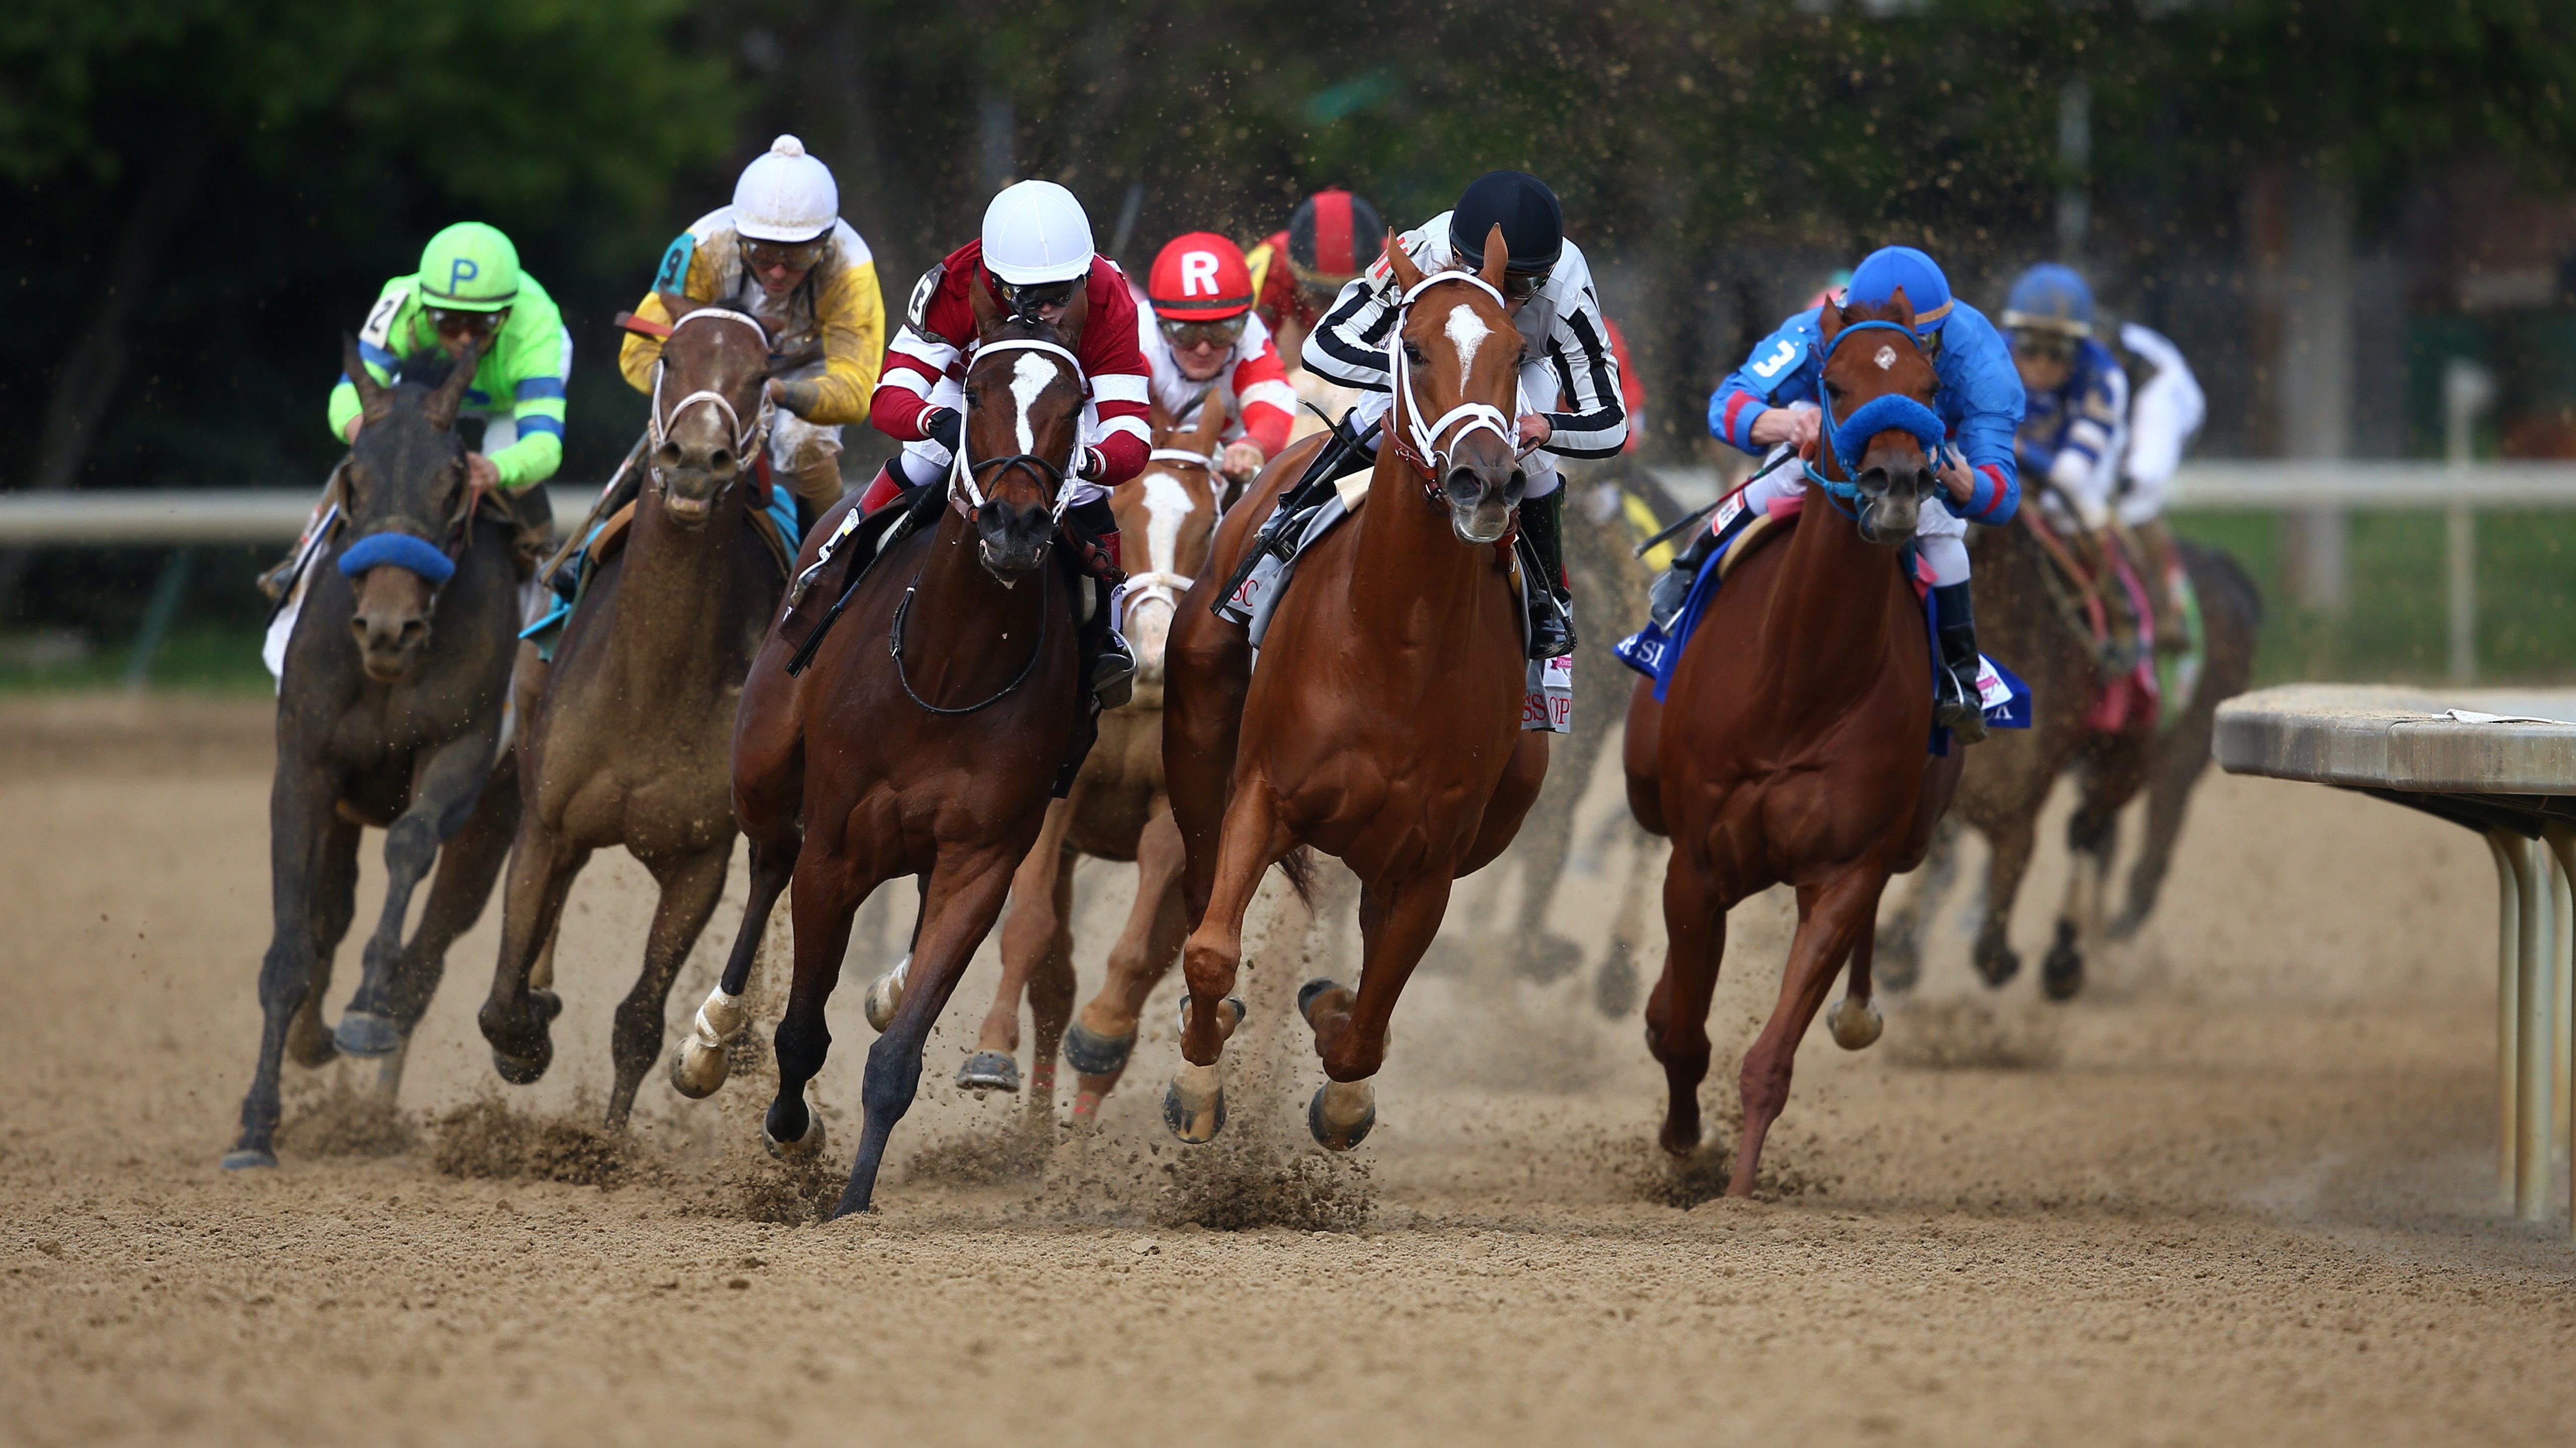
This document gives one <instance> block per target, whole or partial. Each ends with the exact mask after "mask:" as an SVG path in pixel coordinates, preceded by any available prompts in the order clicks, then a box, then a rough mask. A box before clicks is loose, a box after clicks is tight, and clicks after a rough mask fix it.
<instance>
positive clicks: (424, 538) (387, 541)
mask: <svg viewBox="0 0 2576 1448" xmlns="http://www.w3.org/2000/svg"><path fill="white" fill-rule="evenodd" d="M456 451H457V455H458V456H459V457H462V456H463V455H464V452H465V443H464V440H463V439H462V438H458V439H456ZM343 496H344V497H345V496H346V495H345V494H343ZM474 505H475V497H474V490H473V489H472V488H470V487H469V488H467V489H466V490H465V501H464V503H463V504H462V505H461V506H460V507H459V508H458V509H457V512H456V516H455V517H453V518H451V519H449V520H448V523H447V541H446V543H444V544H438V543H433V542H431V541H429V539H430V532H429V525H427V524H425V523H422V522H420V521H419V520H418V519H415V518H411V517H407V516H399V515H398V516H396V517H394V518H391V519H388V520H386V521H384V522H382V523H379V524H378V525H377V526H375V527H373V528H370V529H368V530H367V531H366V532H365V533H362V534H360V535H359V537H358V540H357V541H356V542H354V543H351V544H350V545H349V546H348V547H346V548H344V549H342V550H340V559H339V566H340V572H341V573H342V574H344V575H346V576H347V577H350V578H358V577H361V576H363V575H364V574H365V573H367V571H368V570H370V569H375V568H382V567H385V566H387V565H391V566H393V567H396V568H401V569H406V570H408V571H410V572H412V573H417V574H419V575H420V577H421V580H422V581H423V582H425V583H427V584H428V585H429V587H430V590H431V592H432V594H433V595H435V593H436V592H437V590H438V589H439V588H441V587H443V586H445V584H446V583H447V580H449V579H451V578H453V577H455V576H456V560H457V559H458V558H461V557H463V556H464V554H465V545H466V543H467V542H469V541H470V540H471V539H472V538H473V536H474ZM332 506H333V508H334V509H335V510H336V509H338V508H340V507H341V506H343V505H342V504H338V503H335V504H333V505H332ZM350 521H351V522H353V523H354V522H355V521H357V520H356V519H354V518H353V519H351V520H350ZM324 526H325V527H328V526H329V522H328V520H327V519H326V520H325V523H324Z"/></svg>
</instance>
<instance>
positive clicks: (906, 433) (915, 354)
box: [868, 323, 963, 442]
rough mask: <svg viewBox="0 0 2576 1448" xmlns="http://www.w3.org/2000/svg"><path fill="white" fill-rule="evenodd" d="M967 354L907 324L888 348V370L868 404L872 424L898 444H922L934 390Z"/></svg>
mask: <svg viewBox="0 0 2576 1448" xmlns="http://www.w3.org/2000/svg"><path fill="white" fill-rule="evenodd" d="M962 355H963V354H962V353H960V352H959V351H958V350H957V348H956V347H954V346H952V345H950V343H949V342H948V340H947V339H946V338H943V337H939V336H936V335H932V334H928V333H924V332H920V331H916V330H915V329H914V328H913V327H912V326H911V324H909V323H906V324H905V325H904V326H902V327H901V328H898V329H897V330H896V332H895V334H894V341H892V342H891V343H889V344H887V346H886V352H885V370H884V371H882V372H880V373H878V374H877V390H876V394H875V396H873V397H872V398H870V399H869V402H868V421H869V422H870V423H871V424H873V425H874V426H875V427H876V430H877V431H879V432H881V433H884V434H885V435H886V436H888V437H890V438H893V439H894V440H895V441H897V442H919V441H921V438H922V431H921V414H922V413H923V411H924V410H926V409H927V408H928V407H929V406H930V389H931V388H932V387H933V386H934V385H936V384H937V383H938V381H939V379H940V378H942V377H944V376H946V375H947V374H948V369H949V368H951V367H953V366H955V365H957V360H958V358H959V357H960V356H962Z"/></svg>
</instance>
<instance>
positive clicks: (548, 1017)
mask: <svg viewBox="0 0 2576 1448" xmlns="http://www.w3.org/2000/svg"><path fill="white" fill-rule="evenodd" d="M589 861H590V851H588V850H585V849H580V848H577V847H575V846H574V845H572V844H571V843H569V842H568V841H566V840H565V839H564V838H563V837H562V836H561V835H558V834H557V833H555V830H554V827H553V826H552V825H550V824H548V823H547V822H546V819H545V817H544V816H543V814H542V813H540V812H539V811H537V810H532V809H522V810H521V811H520V815H519V831H518V839H517V841H516V842H515V843H514V844H513V845H512V846H511V848H510V867H509V879H508V881H507V882H506V883H505V884H504V885H503V886H502V890H501V952H500V955H499V957H498V958H497V959H495V960H494V962H493V965H492V991H491V994H489V995H487V996H485V997H484V998H483V1006H482V1009H481V1010H479V1011H477V1012H475V1024H476V1025H478V1026H479V1027H481V1029H482V1031H483V1039H484V1041H485V1042H486V1043H488V1044H489V1045H490V1046H491V1048H492V1069H493V1070H494V1071H495V1072H497V1073H498V1074H499V1075H500V1077H501V1079H502V1080H504V1081H507V1082H509V1083H510V1084H511V1085H513V1086H525V1085H528V1084H529V1083H531V1082H533V1081H535V1080H536V1079H537V1078H538V1077H540V1076H543V1075H544V1074H545V1073H546V1067H548V1066H549V1065H552V1064H553V1063H554V1056H555V1045H554V1037H553V1034H552V1032H551V1031H550V1029H549V1027H550V1026H551V1025H552V1024H553V1022H554V1018H555V1017H556V1016H558V1015H561V1014H562V1013H563V1000H562V998H561V997H559V996H557V995H556V994H555V993H554V992H553V991H552V990H550V989H544V988H540V987H538V986H536V985H535V984H534V983H533V982H532V980H531V976H532V974H533V972H534V970H535V968H536V964H537V958H538V957H539V956H540V955H542V954H544V953H545V952H546V951H547V950H548V948H549V947H550V946H551V945H552V943H553V940H554V936H555V931H556V929H557V928H558V927H559V926H560V925H561V924H562V921H563V909H564V901H565V900H566V899H568V898H570V896H571V895H572V882H573V881H574V879H576V878H577V877H579V875H580V874H581V869H582V866H584V865H585V864H588V863H589Z"/></svg>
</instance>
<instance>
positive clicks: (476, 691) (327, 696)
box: [224, 339, 519, 1167]
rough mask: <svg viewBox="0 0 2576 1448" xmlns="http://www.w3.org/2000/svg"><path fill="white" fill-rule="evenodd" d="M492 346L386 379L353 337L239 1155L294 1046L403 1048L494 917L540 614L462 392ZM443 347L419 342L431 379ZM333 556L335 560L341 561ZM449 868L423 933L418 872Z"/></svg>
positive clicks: (281, 746) (270, 1151) (284, 782)
mask: <svg viewBox="0 0 2576 1448" xmlns="http://www.w3.org/2000/svg"><path fill="white" fill-rule="evenodd" d="M478 350H479V349H478V348H477V347H475V346H474V345H472V344H468V346H467V347H466V350H465V354H464V356H463V358H462V359H461V360H459V361H457V362H456V363H454V365H453V366H452V367H450V368H449V370H448V372H447V374H446V377H445V379H444V380H443V381H440V382H438V383H437V384H436V385H435V386H432V385H428V384H427V383H425V382H423V381H420V380H407V381H404V382H400V383H397V384H395V385H393V386H390V387H388V386H384V385H381V384H379V383H378V382H377V381H376V379H375V376H374V374H372V373H370V372H369V371H368V370H367V368H366V365H365V363H364V362H363V361H362V360H361V359H360V358H359V356H358V344H357V342H356V341H355V340H354V339H348V340H345V341H344V345H343V347H342V352H341V365H342V367H343V369H344V370H345V371H346V372H347V374H348V377H349V380H350V381H351V382H352V383H353V384H355V385H356V387H357V389H358V397H359V401H360V403H361V404H362V406H363V412H362V414H361V415H362V417H363V418H364V422H363V423H362V425H361V426H360V428H359V431H358V436H357V438H356V440H355V442H354V443H352V445H351V447H350V453H349V461H348V463H347V464H346V466H345V467H344V469H343V470H342V472H341V474H340V483H339V492H340V517H339V519H338V520H336V521H335V522H333V523H332V524H331V525H330V527H331V530H332V531H331V533H330V534H329V536H328V537H327V539H326V541H325V543H324V545H323V546H322V547H321V548H320V550H319V551H318V552H317V554H316V555H315V556H314V557H312V558H310V559H308V560H307V561H306V564H305V566H306V567H307V568H308V569H310V570H311V572H310V574H309V576H308V579H307V581H306V583H305V585H304V587H305V590H306V592H305V597H304V601H303V604H302V608H301V612H300V613H299V614H298V615H297V618H296V622H295V626H294V631H293V634H292V635H291V637H290V639H289V641H288V643H287V647H286V667H285V670H284V672H283V673H282V674H281V675H280V678H279V683H278V698H277V776H276V780H275V782H274V783H273V784H272V785H271V786H270V788H269V800H268V820H269V879H270V901H271V905H272V908H273V911H274V917H275V933H274V934H273V935H272V936H271V937H270V940H269V946H268V955H267V958H266V959H265V960H264V961H263V962H262V963H261V965H260V972H259V1003H260V1011H261V1014H262V1017H263V1023H262V1026H261V1029H260V1039H259V1064H258V1067H257V1069H256V1070H255V1071H254V1073H253V1075H252V1077H251V1086H250V1091H249V1094H248V1095H246V1096H245V1097H243V1099H242V1111H241V1122H242V1129H241V1136H240V1137H239V1138H238V1139H237V1140H236V1141H235V1142H234V1143H233V1149H232V1150H231V1152H229V1153H228V1154H226V1155H225V1157H224V1165H225V1166H227V1167H253V1166H275V1165H277V1155H276V1152H275V1149H274V1143H275V1136H276V1131H277V1118H278V1073H279V1069H280V1060H281V1057H282V1056H284V1055H288V1054H291V1055H293V1056H294V1057H295V1059H296V1061H297V1062H298V1063H299V1064H302V1065H305V1066H319V1065H321V1064H323V1063H324V1062H326V1061H328V1060H330V1059H331V1057H332V1055H333V1054H334V1051H335V1049H337V1050H348V1051H350V1052H351V1053H352V1054H360V1055H370V1056H390V1057H391V1058H392V1060H391V1061H390V1062H388V1065H387V1069H386V1070H385V1071H384V1072H383V1073H382V1074H381V1075H380V1076H379V1078H378V1079H379V1082H380V1087H381V1089H383V1090H385V1091H386V1092H388V1093H390V1091H391V1090H392V1088H393V1087H394V1086H395V1085H396V1084H398V1082H399V1080H400V1076H401V1061H402V1056H403V1053H404V1047H405V1045H406V1043H407V1042H408V1041H409V1040H410V1037H411V1031H412V1028H413V1027H414V1026H416V1025H417V1024H419V1022H420V1018H421V1014H422V1013H423V1012H424V1011H426V1010H427V1009H428V1008H429V998H430V996H431V994H432V993H433V992H434V991H436V989H437V988H438V977H439V974H440V972H441V971H442V970H443V969H444V968H445V964H446V956H447V947H448V946H449V945H450V944H451V943H452V942H454V940H455V939H456V937H457V936H459V935H462V934H464V933H465V932H466V931H467V930H469V929H471V928H472V927H473V925H474V919H475V917H476V916H478V915H480V914H481V913H482V912H483V901H484V899H485V898H486V897H487V896H489V895H490V894H491V893H492V881H493V878H494V877H495V876H497V875H498V874H499V873H500V870H501V861H502V859H503V857H504V855H505V854H506V852H507V850H508V847H509V840H510V833H511V831H512V830H513V829H515V828H516V827H517V823H518V809H519V792H518V787H517V782H516V780H515V778H514V777H513V772H512V770H511V769H510V767H509V764H508V761H507V760H506V759H505V760H502V761H500V767H499V768H498V769H497V770H496V768H495V756H496V755H497V754H499V753H500V748H501V742H502V729H503V724H502V719H503V703H504V701H505V699H506V698H507V690H508V687H509V680H510V661H511V654H512V650H513V647H514V637H515V635H516V633H517V631H518V619H519V612H518V607H519V606H518V582H519V576H518V564H517V561H516V549H515V547H514V544H513V536H514V534H515V533H516V531H517V528H516V525H515V523H513V522H512V521H511V520H510V518H509V517H508V516H507V510H506V508H486V509H478V508H477V507H476V506H475V501H474V498H473V496H472V494H471V492H470V491H469V490H468V488H467V486H466V467H465V441H464V439H463V438H461V437H459V436H458V435H457V432H456V412H457V406H458V404H459V402H460V401H461V400H462V399H463V397H464V394H465V389H466V386H467V385H468V384H469V383H470V382H471V381H472V380H473V376H474V364H475V360H476V354H477V352H478ZM438 365H439V364H438V363H437V362H435V361H416V362H414V363H412V364H411V366H410V369H409V370H410V371H411V372H412V373H413V374H414V377H415V379H417V378H418V377H420V376H421V375H422V374H424V373H429V372H434V371H435V369H436V367H437V366H438ZM326 565H327V566H326ZM365 825H374V826H377V827H378V828H381V829H383V830H384V831H385V872H386V874H387V876H388V877H389V878H388V879H387V882H386V886H385V906H384V913H383V915H382V916H381V917H380V918H379V919H378V921H377V924H376V931H375V934H374V935H373V936H372V937H371V938H369V940H368V941H367V949H366V958H365V959H366V978H365V980H364V982H363V983H362V984H361V985H360V986H359V989H358V992H357V994H356V995H355V996H354V997H352V998H351V1000H350V1002H349V1005H348V1009H347V1011H346V1013H345V1014H344V1015H343V1016H342V1018H341V1021H340V1029H339V1033H338V1034H339V1042H338V1044H337V1045H336V1047H335V1043H334V1041H333V1038H332V1036H331V1035H329V1034H327V1033H325V1032H324V1031H323V1029H322V1027H321V1024H320V1020H321V1016H320V1012H321V1005H322V996H323V993H324V992H325V991H326V990H328V989H329V987H330V982H331V957H332V955H333V953H334V952H335V951H337V950H338V949H339V946H340V939H341V937H342V936H344V935H346V934H347V933H348V930H349V924H350V921H351V920H352V919H353V918H354V917H355V915H356V911H357V890H358V835H359V831H360V829H361V827H362V826H365ZM433 861H435V862H436V863H437V866H438V877H437V879H436V880H435V881H434V882H433V883H432V884H431V886H430V892H429V903H428V905H427V906H426V907H424V909H423V911H422V915H421V922H420V926H419V928H418V929H417V930H416V931H415V932H414V933H413V935H412V939H411V943H410V944H409V945H408V946H406V945H405V944H404V943H403V938H402V929H403V920H404V917H405V915H406V914H407V912H408V911H409V910H410V907H411V897H412V892H413V891H414V890H415V889H417V888H418V887H419V885H420V882H421V878H422V877H423V876H424V875H426V874H428V873H429V869H430V865H431V863H432V862H433Z"/></svg>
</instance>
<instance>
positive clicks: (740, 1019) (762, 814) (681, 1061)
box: [550, 776, 805, 1101]
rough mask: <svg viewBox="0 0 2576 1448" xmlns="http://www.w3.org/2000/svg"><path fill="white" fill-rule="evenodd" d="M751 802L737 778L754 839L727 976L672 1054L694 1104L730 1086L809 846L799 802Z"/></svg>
mask: <svg viewBox="0 0 2576 1448" xmlns="http://www.w3.org/2000/svg"><path fill="white" fill-rule="evenodd" d="M755 798H757V797H755ZM745 800H746V796H745V794H744V791H743V787H742V782H741V780H740V778H739V777H738V776H737V778H736V781H735V784H734V812H735V818H736V820H737V821H738V822H739V823H741V825H742V827H743V833H744V834H745V835H746V836H748V837H749V839H750V841H751V852H750V853H751V882H750V891H749V893H748V895H747V897H746V898H745V899H744V901H743V907H742V923H741V924H740V925H738V926H736V927H735V928H734V936H733V952H732V953H731V954H729V955H727V956H726V957H725V968H724V974H723V975H722V976H720V977H718V978H717V980H716V983H715V985H714V987H713V988H711V989H710V990H708V992H707V998H706V1000H705V1001H703V1002H702V1003H700V1004H699V1006H698V1014H697V1018H696V1019H695V1020H694V1021H693V1022H691V1024H690V1030H689V1038H688V1039H687V1040H685V1041H682V1042H681V1043H680V1049H678V1050H677V1051H674V1052H672V1053H671V1089H672V1090H674V1091H677V1092H679V1093H680V1094H681V1095H683V1096H686V1097H688V1098H689V1099H690V1100H692V1101H698V1100H703V1099H704V1098H706V1097H709V1096H712V1095H714V1094H715V1093H716V1088H717V1087H719V1086H722V1085H723V1084H724V1082H725V1072H726V1070H727V1067H728V1058H727V1057H726V1054H725V1048H726V1047H727V1046H729V1045H731V1044H732V1043H733V1040H734V1038H735V1037H737V1036H739V1035H741V1034H742V1028H743V1027H744V1026H746V1025H749V1024H750V1016H749V1014H748V1013H747V1012H746V1011H745V1010H744V1008H743V1004H742V997H743V992H745V991H747V990H749V989H751V967H752V962H754V961H755V960H757V959H759V958H760V942H761V938H762V937H763V936H765V935H767V934H768V933H769V917H770V914H771V912H772V911H774V910H775V909H776V908H777V906H778V897H779V896H780V895H782V894H784V893H786V890H787V885H788V882H789V881H790V880H793V879H794V878H795V877H796V857H797V855H798V854H799V853H800V852H801V851H802V849H803V847H804V842H805V836H804V832H803V831H802V830H800V829H799V828H797V824H796V804H795V802H794V801H793V800H790V801H787V802H785V803H784V805H780V804H779V803H778V802H777V801H775V800H759V801H758V802H757V803H755V805H754V807H753V808H752V809H751V810H750V811H749V812H747V813H746V811H745V808H744V806H745ZM550 948H551V947H550Z"/></svg>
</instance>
